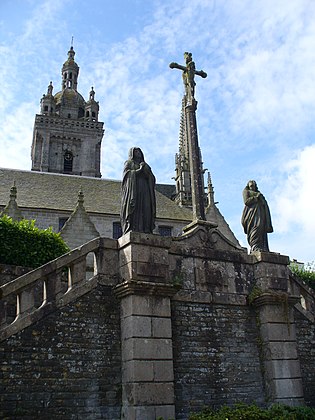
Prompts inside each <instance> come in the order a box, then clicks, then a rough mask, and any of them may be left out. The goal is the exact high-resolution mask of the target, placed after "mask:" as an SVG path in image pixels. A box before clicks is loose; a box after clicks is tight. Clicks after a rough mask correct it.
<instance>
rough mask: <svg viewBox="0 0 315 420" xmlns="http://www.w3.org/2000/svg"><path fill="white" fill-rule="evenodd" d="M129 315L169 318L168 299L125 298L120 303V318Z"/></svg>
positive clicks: (147, 297)
mask: <svg viewBox="0 0 315 420" xmlns="http://www.w3.org/2000/svg"><path fill="white" fill-rule="evenodd" d="M130 315H144V316H156V317H170V316H171V305H170V299H169V298H168V297H159V296H139V295H130V296H127V297H125V298H124V299H122V301H121V317H122V318H125V317H127V316H130Z"/></svg>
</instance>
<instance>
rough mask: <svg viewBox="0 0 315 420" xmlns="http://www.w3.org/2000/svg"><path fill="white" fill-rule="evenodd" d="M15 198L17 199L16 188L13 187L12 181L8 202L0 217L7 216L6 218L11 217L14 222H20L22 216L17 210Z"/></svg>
mask: <svg viewBox="0 0 315 420" xmlns="http://www.w3.org/2000/svg"><path fill="white" fill-rule="evenodd" d="M16 197H17V188H16V185H15V181H13V185H12V187H11V188H10V200H9V202H8V204H7V205H6V206H5V208H4V209H3V212H2V215H3V214H7V215H8V216H10V217H12V219H13V220H15V221H20V220H22V219H23V215H22V213H21V210H20V209H19V206H18V205H17V203H16Z"/></svg>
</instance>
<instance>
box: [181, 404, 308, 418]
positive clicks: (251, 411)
mask: <svg viewBox="0 0 315 420" xmlns="http://www.w3.org/2000/svg"><path fill="white" fill-rule="evenodd" d="M263 419H266V420H314V419H315V408H310V407H289V406H285V405H280V404H274V405H272V406H271V407H269V408H260V407H258V406H257V405H256V404H251V405H246V404H235V405H234V406H232V407H228V406H223V407H221V408H220V409H219V410H213V409H210V408H207V409H205V410H204V411H202V412H201V413H198V414H192V415H191V416H190V417H189V420H263Z"/></svg>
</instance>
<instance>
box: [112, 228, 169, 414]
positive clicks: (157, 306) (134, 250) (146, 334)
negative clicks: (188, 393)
mask: <svg viewBox="0 0 315 420" xmlns="http://www.w3.org/2000/svg"><path fill="white" fill-rule="evenodd" d="M169 243H170V242H169V240H168V239H167V238H165V239H164V238H161V237H156V236H154V235H146V234H138V233H131V234H129V236H127V235H126V236H125V237H123V238H122V240H121V241H120V269H121V273H122V274H123V278H124V279H125V281H124V282H123V283H121V284H119V285H118V286H117V287H116V295H117V296H118V297H120V298H121V351H122V403H123V407H122V418H123V419H128V420H155V419H157V418H159V417H162V418H164V419H170V418H175V404H174V372H173V349H172V324H171V304H170V297H171V296H172V295H173V294H174V293H175V289H174V287H173V286H172V285H171V284H170V283H169V282H168V271H169V270H168V253H167V248H168V246H169Z"/></svg>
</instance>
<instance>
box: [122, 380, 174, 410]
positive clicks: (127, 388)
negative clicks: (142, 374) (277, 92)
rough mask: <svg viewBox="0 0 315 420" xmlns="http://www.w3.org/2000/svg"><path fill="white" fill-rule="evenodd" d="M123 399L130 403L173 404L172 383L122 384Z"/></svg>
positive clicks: (147, 404)
mask: <svg viewBox="0 0 315 420" xmlns="http://www.w3.org/2000/svg"><path fill="white" fill-rule="evenodd" d="M123 401H128V403H129V404H130V405H145V406H152V405H161V404H167V405H171V404H174V384H173V383H172V382H169V383H167V382H164V383H154V382H148V383H142V382H139V383H133V384H131V383H130V384H129V383H128V384H125V385H124V386H123Z"/></svg>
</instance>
